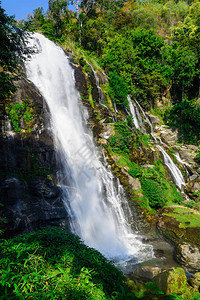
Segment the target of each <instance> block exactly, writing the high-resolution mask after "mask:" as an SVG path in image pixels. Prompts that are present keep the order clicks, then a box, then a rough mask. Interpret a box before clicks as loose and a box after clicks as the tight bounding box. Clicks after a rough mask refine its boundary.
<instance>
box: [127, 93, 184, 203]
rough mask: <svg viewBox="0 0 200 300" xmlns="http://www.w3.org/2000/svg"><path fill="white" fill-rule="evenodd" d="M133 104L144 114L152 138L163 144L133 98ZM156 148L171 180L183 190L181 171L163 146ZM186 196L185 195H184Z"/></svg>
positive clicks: (134, 116) (143, 113)
mask: <svg viewBox="0 0 200 300" xmlns="http://www.w3.org/2000/svg"><path fill="white" fill-rule="evenodd" d="M128 101H129V105H130V112H131V113H132V115H133V120H134V119H135V118H136V121H137V122H136V121H134V124H137V123H138V120H137V117H136V114H135V110H134V111H133V110H132V106H133V104H132V101H131V99H130V98H128ZM135 104H136V105H137V106H138V108H139V110H140V111H141V113H142V115H143V116H144V119H145V121H146V122H147V123H148V124H149V127H150V131H151V136H152V137H153V139H154V140H155V142H159V143H161V144H163V142H162V141H161V140H158V139H157V138H156V136H155V134H154V131H153V126H152V124H151V122H150V120H149V119H148V117H147V116H146V114H145V112H144V111H143V109H142V107H141V106H140V104H139V103H138V102H137V101H136V100H135ZM135 127H136V128H137V129H138V127H137V126H136V125H135ZM157 148H158V150H159V151H160V152H161V153H162V155H163V161H164V164H165V165H166V166H167V168H168V170H169V172H170V174H171V176H172V178H173V180H174V183H175V184H176V186H177V187H178V188H179V189H180V190H181V191H183V187H184V186H185V181H184V178H183V175H182V173H181V171H180V170H179V168H178V167H177V166H176V165H175V163H174V162H173V160H172V159H171V157H170V156H169V155H168V154H167V152H166V151H165V150H164V148H163V147H162V146H160V145H157ZM186 198H187V196H186Z"/></svg>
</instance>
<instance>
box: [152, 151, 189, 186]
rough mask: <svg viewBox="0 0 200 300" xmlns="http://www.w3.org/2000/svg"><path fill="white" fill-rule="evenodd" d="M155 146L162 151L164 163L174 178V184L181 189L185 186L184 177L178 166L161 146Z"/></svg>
mask: <svg viewBox="0 0 200 300" xmlns="http://www.w3.org/2000/svg"><path fill="white" fill-rule="evenodd" d="M157 148H158V149H159V150H160V152H161V153H162V155H163V160H164V163H165V165H166V166H167V167H168V169H169V170H170V173H171V174H172V176H173V179H174V182H175V184H176V186H177V187H178V188H179V189H180V190H182V188H183V187H184V186H185V181H184V178H183V175H182V173H181V171H180V170H179V168H178V167H177V166H176V165H175V163H174V162H173V160H172V159H171V157H170V156H169V155H168V154H167V153H166V151H165V150H164V149H163V148H162V147H161V146H159V145H157Z"/></svg>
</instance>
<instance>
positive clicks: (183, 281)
mask: <svg viewBox="0 0 200 300" xmlns="http://www.w3.org/2000/svg"><path fill="white" fill-rule="evenodd" d="M154 281H155V282H156V284H157V285H158V287H159V289H160V290H161V291H162V292H163V293H164V294H166V295H169V294H173V293H176V294H178V295H181V294H182V293H183V292H185V290H186V287H187V277H186V275H185V271H184V270H183V269H182V268H175V269H173V270H169V271H165V272H162V273H160V274H158V275H157V276H156V277H155V278H154Z"/></svg>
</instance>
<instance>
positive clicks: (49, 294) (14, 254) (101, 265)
mask: <svg viewBox="0 0 200 300" xmlns="http://www.w3.org/2000/svg"><path fill="white" fill-rule="evenodd" d="M0 252H1V258H0V295H1V296H4V297H5V299H13V300H14V299H18V298H19V299H86V300H87V299H111V298H110V297H111V296H112V294H113V295H114V294H115V295H118V294H121V291H122V290H124V293H125V294H126V288H125V285H124V280H125V278H124V276H123V274H122V273H121V271H119V270H118V269H116V268H115V267H114V265H113V264H111V263H110V262H109V261H108V260H107V259H106V258H105V257H103V255H101V254H100V253H99V252H98V251H96V250H94V249H91V248H89V247H87V246H86V245H84V244H83V243H82V242H81V241H80V239H79V238H78V237H77V236H75V235H73V234H71V233H68V232H66V231H64V230H61V229H59V228H46V229H44V230H41V231H39V232H36V233H30V234H28V235H22V236H19V237H17V238H14V239H10V240H8V241H2V242H1V244H0Z"/></svg>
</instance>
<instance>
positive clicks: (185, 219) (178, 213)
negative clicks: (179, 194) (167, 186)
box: [166, 206, 200, 228]
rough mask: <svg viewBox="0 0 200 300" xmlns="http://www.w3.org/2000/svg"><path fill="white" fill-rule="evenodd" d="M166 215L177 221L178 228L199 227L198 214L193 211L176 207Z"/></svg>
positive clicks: (199, 214)
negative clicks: (178, 223)
mask: <svg viewBox="0 0 200 300" xmlns="http://www.w3.org/2000/svg"><path fill="white" fill-rule="evenodd" d="M166 215H167V216H169V217H172V218H175V219H176V220H177V221H179V222H180V225H179V227H180V228H189V227H200V213H199V212H198V211H196V210H194V209H190V208H186V207H182V206H180V207H178V206H177V207H174V209H173V211H172V212H171V213H166Z"/></svg>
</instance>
